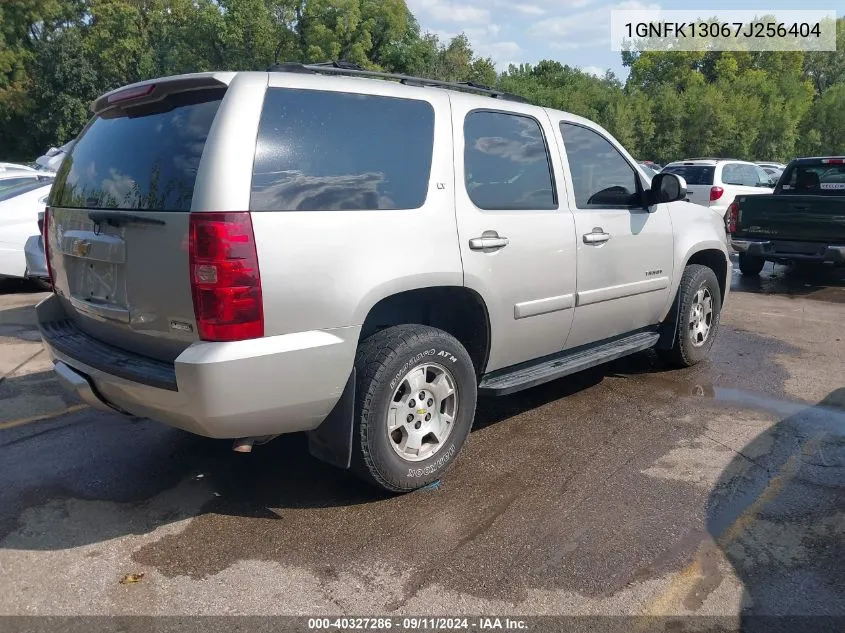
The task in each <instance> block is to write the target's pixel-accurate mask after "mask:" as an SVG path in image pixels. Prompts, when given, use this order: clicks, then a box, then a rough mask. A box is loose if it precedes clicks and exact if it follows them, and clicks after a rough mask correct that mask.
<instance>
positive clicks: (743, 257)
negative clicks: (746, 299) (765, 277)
mask: <svg viewBox="0 0 845 633" xmlns="http://www.w3.org/2000/svg"><path fill="white" fill-rule="evenodd" d="M765 265H766V260H765V259H763V258H762V257H757V256H756V255H748V254H747V253H740V254H739V270H740V272H741V273H742V274H743V275H751V276H754V275H759V274H760V271H761V270H763V266H765Z"/></svg>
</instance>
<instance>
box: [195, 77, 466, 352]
mask: <svg viewBox="0 0 845 633" xmlns="http://www.w3.org/2000/svg"><path fill="white" fill-rule="evenodd" d="M261 75H262V73H245V74H242V75H238V76H237V77H236V78H235V80H234V81H233V82H232V83H231V84H230V86H229V90H230V91H237V99H227V102H226V103H224V106H229V105H231V106H232V107H231V108H228V109H226V110H224V109H223V108H222V107H221V111H220V112H219V113H218V116H217V119H216V120H215V124H214V125H215V129H214V130H213V133H214V135H215V139H214V142H215V143H216V144H218V145H217V147H216V149H215V155H216V157H213V158H210V159H209V160H208V161H206V158H205V157H204V158H203V165H202V167H203V168H206V169H207V174H206V175H205V176H206V178H207V180H206V181H205V189H206V190H207V191H208V192H209V195H208V196H207V197H203V196H195V199H194V210H197V211H199V210H207V209H209V208H210V209H211V210H221V211H224V210H232V211H237V210H245V209H248V208H249V198H250V187H251V179H252V170H253V164H254V157H255V140H256V137H257V133H258V125H259V119H260V114H261V108H262V105H263V100H264V94H265V91H266V88H267V86H268V84H269V86H271V87H290V88H299V89H315V90H338V91H345V92H353V93H360V94H378V95H385V96H393V97H403V98H417V99H422V100H425V101H428V102H429V103H430V104H431V105H432V107H433V109H434V149H433V156H432V166H431V173H430V176H429V184H428V193H427V197H426V201H425V203H424V205H423V206H422V207H421V208H419V209H412V210H379V211H353V210H344V211H265V212H253V213H252V223H253V229H254V231H255V239H256V246H257V250H258V259H259V268H260V271H261V283H262V292H263V296H264V322H265V336H273V335H278V334H287V333H291V332H303V331H308V330H325V329H334V328H343V327H351V326H360V325H361V324H362V323H363V322H364V320H365V318H366V316H367V313H368V312H369V310H370V308H372V306H373V305H375V304H376V303H377V302H378V301H379V300H381V299H382V298H384V297H386V296H389V295H391V294H394V293H397V292H401V291H403V290H411V289H415V288H424V287H428V286H444V285H445V286H461V285H463V269H462V265H461V255H460V249H459V246H458V241H457V226H456V221H455V211H454V202H455V198H454V195H455V194H454V169H453V156H452V144H451V119H450V110H449V101H448V97H447V95H446V94H445V93H444V94H439V93H438V92H436V91H431V90H417V89H415V88H411V87H407V86H400V85H397V84H394V83H392V82H387V81H372V80H362V79H352V78H335V79H333V80H332V81H326V78H325V77H315V76H311V75H301V74H294V73H284V72H282V73H270V74H269V75H268V74H263V77H261ZM244 112H246V113H247V114H248V116H245V115H244ZM232 154H234V155H235V158H236V162H237V166H236V167H235V168H234V171H233V172H231V173H230V172H227V168H226V167H225V165H226V164H227V162H228V161H227V156H228V157H229V158H230V159H231V156H232ZM223 183H226V187H225V189H226V191H223V190H221V187H222V184H223ZM351 360H352V359H350V366H351Z"/></svg>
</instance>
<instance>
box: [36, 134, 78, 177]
mask: <svg viewBox="0 0 845 633" xmlns="http://www.w3.org/2000/svg"><path fill="white" fill-rule="evenodd" d="M75 142H76V141H75V140H74V141H70V142H68V143H65V144H64V145H62V146H61V147H51V148H50V149H48V150H47V152H46V153H45V154H44V155H43V156H39V157H38V158H36V159H35V163H36V165H38V167H39V168H40V169H42V170H44V171H51V172H57V171H59V167H61V164H62V161H64V159H65V157H66V156H67V155H68V154H69V153H70V150H71V149H72V148H73V144H74V143H75Z"/></svg>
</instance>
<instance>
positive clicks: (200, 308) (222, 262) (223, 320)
mask: <svg viewBox="0 0 845 633" xmlns="http://www.w3.org/2000/svg"><path fill="white" fill-rule="evenodd" d="M188 236H189V237H188V253H189V256H188V257H189V261H190V267H191V294H192V296H193V300H194V316H196V319H197V330H198V333H199V337H200V339H202V340H204V341H242V340H245V339H251V338H260V337H262V336H264V306H263V300H262V295H261V275H260V273H259V270H258V254H257V252H256V250H255V235H254V233H253V230H252V218H251V217H250V214H249V213H248V212H239V213H191V214H190V221H189V229H188Z"/></svg>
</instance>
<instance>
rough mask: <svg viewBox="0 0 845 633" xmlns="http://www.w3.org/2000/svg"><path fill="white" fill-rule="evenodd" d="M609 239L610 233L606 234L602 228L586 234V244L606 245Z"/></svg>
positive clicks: (596, 228)
mask: <svg viewBox="0 0 845 633" xmlns="http://www.w3.org/2000/svg"><path fill="white" fill-rule="evenodd" d="M609 239H610V233H605V232H604V229H603V228H601V227H600V226H597V227H595V228H594V229H593V230H592V232H590V233H584V244H604V243H605V242H606V241H607V240H609Z"/></svg>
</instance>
